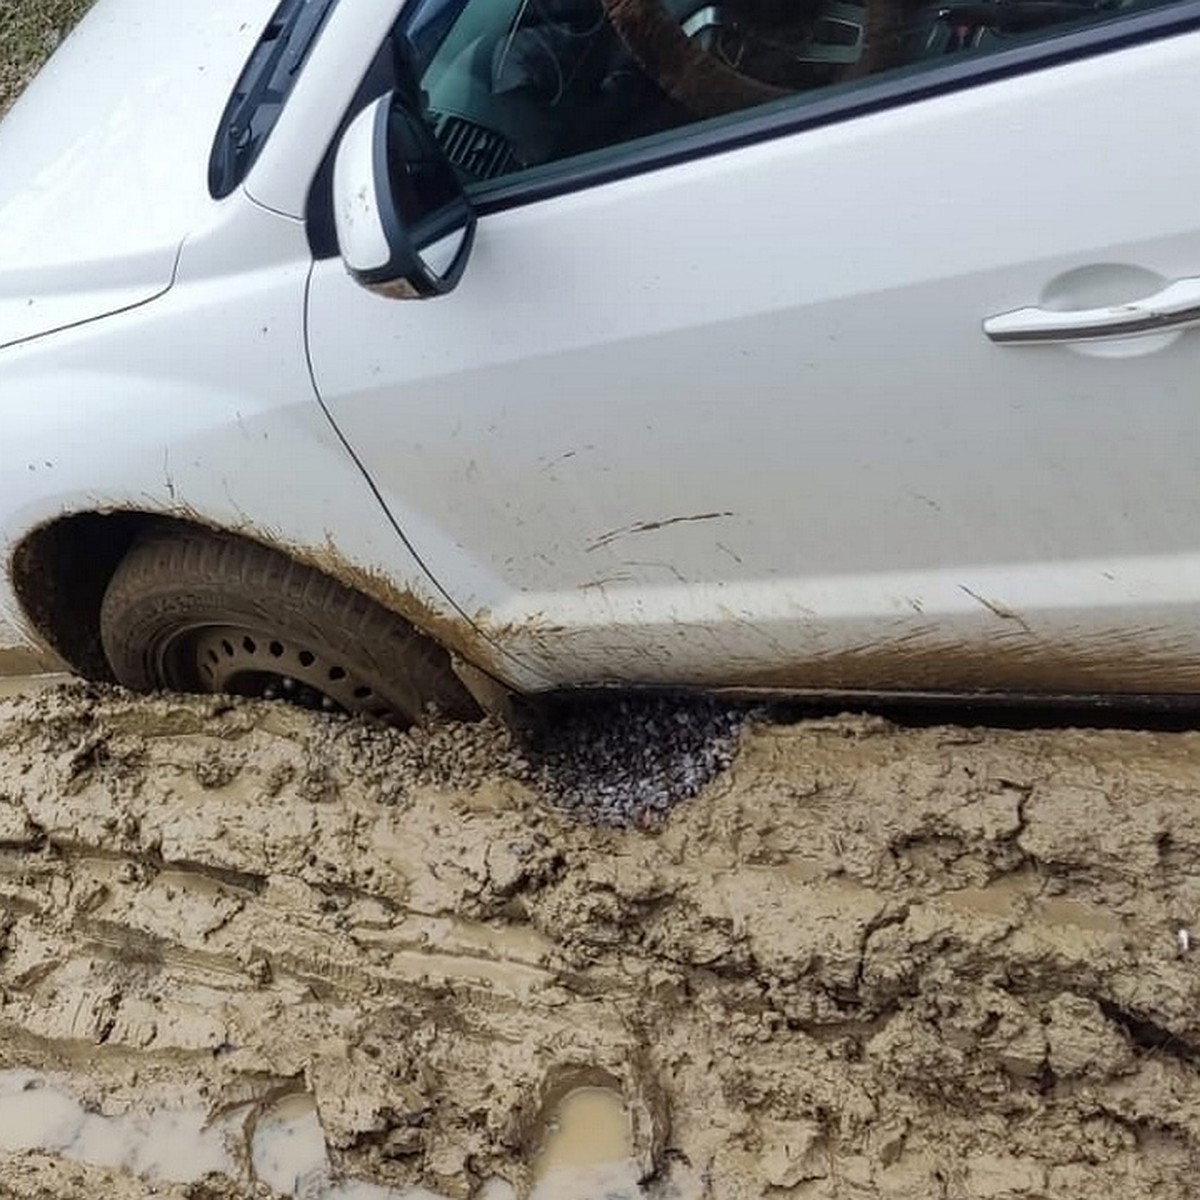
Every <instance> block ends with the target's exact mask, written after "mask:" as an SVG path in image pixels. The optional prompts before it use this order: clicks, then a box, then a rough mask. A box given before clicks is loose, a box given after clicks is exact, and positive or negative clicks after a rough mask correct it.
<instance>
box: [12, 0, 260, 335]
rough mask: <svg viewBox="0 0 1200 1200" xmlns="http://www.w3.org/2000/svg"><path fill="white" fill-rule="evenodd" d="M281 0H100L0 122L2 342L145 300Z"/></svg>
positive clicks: (201, 194) (186, 219) (175, 245)
mask: <svg viewBox="0 0 1200 1200" xmlns="http://www.w3.org/2000/svg"><path fill="white" fill-rule="evenodd" d="M273 7H274V0H246V2H245V3H239V4H230V3H225V4H219V3H216V4H215V3H212V2H211V0H172V2H171V3H169V4H164V3H162V0H98V3H97V4H96V5H95V7H94V8H93V9H92V10H91V11H90V12H89V13H88V14H87V15H86V16H85V17H84V19H83V21H82V22H81V23H80V25H79V26H78V27H77V28H76V29H75V30H74V31H73V32H72V34H71V35H70V36H69V37H68V38H67V39H66V41H65V42H64V44H63V45H62V46H61V47H60V48H59V49H58V51H57V52H56V53H55V54H54V55H53V56H52V58H51V59H50V61H49V62H48V63H47V65H46V66H45V68H44V69H43V70H42V71H41V72H40V74H39V75H38V76H37V77H36V78H35V80H34V81H33V83H32V84H31V85H30V87H29V89H28V90H27V91H26V93H25V94H24V96H22V98H21V99H19V100H18V101H17V103H16V105H15V106H14V107H13V109H12V110H11V111H10V112H9V114H8V115H7V116H6V117H5V119H4V120H3V121H2V122H0V163H3V164H4V169H3V171H2V172H0V346H3V345H7V344H10V343H13V342H17V341H21V340H23V339H26V338H30V337H35V336H38V335H41V334H45V333H48V332H50V331H52V330H55V329H60V328H64V327H66V326H69V325H74V324H77V323H79V322H81V321H86V320H91V319H94V318H96V317H99V316H104V315H106V314H108V313H113V312H117V311H119V310H122V309H126V308H129V307H132V306H134V305H137V304H141V303H145V302H146V301H148V300H151V299H153V298H154V297H155V296H157V295H160V294H161V293H162V292H163V291H165V290H166V289H167V287H169V286H170V283H171V280H172V278H173V276H174V271H175V265H176V259H177V256H178V253H179V247H180V245H181V244H182V242H183V239H184V237H185V236H186V235H187V234H188V233H189V232H190V231H191V230H192V229H193V228H194V227H195V226H196V225H197V224H198V223H199V222H201V221H204V220H206V219H208V210H209V208H210V207H211V200H210V199H209V195H208V186H207V181H206V176H207V166H208V148H209V147H210V146H211V144H212V140H213V136H214V133H215V131H216V128H217V122H218V119H219V117H220V115H221V112H222V110H223V108H224V106H225V104H226V102H227V101H228V98H229V94H230V91H231V89H232V88H233V85H234V83H235V82H236V80H237V77H238V75H239V73H240V72H241V70H242V67H243V65H244V63H245V61H246V58H247V56H248V54H249V53H250V50H251V48H252V46H253V45H254V42H255V40H256V39H257V38H258V36H259V34H260V33H261V30H262V28H263V26H264V25H265V24H266V21H267V19H268V17H269V16H270V13H271V11H272V9H273Z"/></svg>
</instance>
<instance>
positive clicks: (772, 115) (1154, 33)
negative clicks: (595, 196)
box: [468, 0, 1200, 216]
mask: <svg viewBox="0 0 1200 1200" xmlns="http://www.w3.org/2000/svg"><path fill="white" fill-rule="evenodd" d="M1197 29H1200V0H1184V2H1183V3H1180V4H1168V5H1165V6H1164V7H1162V8H1155V9H1152V10H1150V11H1148V12H1140V13H1131V14H1129V15H1128V16H1116V17H1113V18H1112V19H1111V20H1107V21H1104V22H1101V23H1098V24H1096V25H1090V26H1087V27H1086V28H1083V29H1077V30H1074V31H1072V32H1069V33H1062V34H1058V35H1056V36H1053V37H1048V38H1043V39H1040V40H1038V41H1031V42H1030V43H1028V44H1027V45H1022V46H1014V47H1012V48H1011V49H1007V50H998V51H993V52H991V53H989V54H986V55H982V54H981V55H980V56H979V57H977V58H971V59H965V60H962V61H959V62H950V63H947V64H945V65H944V66H936V67H930V68H928V69H922V70H919V71H914V72H913V73H912V74H911V75H905V76H904V77H903V78H898V79H889V78H887V77H886V76H884V77H880V78H878V79H877V80H876V81H867V82H864V83H863V84H861V85H860V86H858V87H856V88H855V89H854V90H853V91H850V92H843V93H841V94H839V95H837V96H830V97H828V98H827V99H814V100H810V101H808V102H806V103H802V104H789V105H788V106H786V107H785V106H783V105H780V106H776V105H771V106H770V111H766V112H760V111H759V110H757V109H747V110H746V111H745V112H744V113H742V114H739V115H738V117H737V118H735V119H733V120H731V121H729V122H728V123H722V124H721V125H720V126H719V127H715V128H714V127H706V126H705V125H704V124H703V123H701V124H697V125H694V126H685V127H683V128H681V129H676V130H672V131H670V132H669V133H668V134H666V135H664V138H663V140H662V141H656V142H655V143H654V144H652V145H645V146H639V145H638V144H637V142H630V143H628V144H627V146H625V147H610V148H608V149H606V150H603V151H597V153H596V160H595V161H589V162H586V163H581V164H580V165H579V166H577V167H572V165H571V161H570V160H569V159H565V160H563V162H562V165H561V170H554V171H553V173H551V171H549V170H548V171H547V173H546V174H545V176H543V177H541V178H537V179H527V178H525V177H524V176H521V175H514V176H512V177H511V179H499V180H497V181H496V182H495V183H489V184H483V185H476V186H475V187H472V188H470V189H469V193H468V194H469V196H470V199H471V203H472V206H473V207H474V208H475V211H476V212H477V213H478V214H479V215H480V216H485V215H487V214H488V213H494V212H502V211H504V210H505V209H509V208H516V207H518V206H522V205H526V204H533V203H536V202H537V201H540V200H548V199H551V198H553V197H555V196H562V195H566V194H568V193H570V192H577V191H581V190H583V189H584V188H590V187H598V186H600V185H602V184H605V183H613V182H616V181H618V180H621V179H627V178H630V177H632V176H635V175H640V174H643V173H644V172H646V171H651V170H660V169H662V168H663V167H670V166H678V165H679V164H681V163H687V162H693V161H695V160H697V159H700V158H707V157H709V156H711V155H713V154H718V153H722V152H726V151H729V150H737V149H741V148H742V147H744V146H751V145H755V144H757V143H760V142H765V141H770V140H773V139H775V138H778V137H783V136H786V135H789V134H795V133H803V132H806V131H807V130H810V129H818V128H820V127H822V126H825V125H833V124H836V123H839V122H842V121H848V120H852V119H854V118H856V117H862V116H867V115H869V114H871V113H877V112H883V111H885V110H887V109H891V108H898V107H900V106H901V105H905V104H911V103H914V102H916V101H920V100H928V99H931V98H933V97H935V96H942V95H948V94H950V93H952V92H958V91H963V90H965V89H966V88H968V87H975V86H978V85H981V84H985V83H993V82H996V81H998V80H1002V79H1008V78H1011V77H1013V76H1018V75H1025V74H1028V73H1029V72H1031V71H1035V70H1042V69H1044V68H1046V67H1051V66H1059V65H1062V64H1064V63H1069V62H1074V61H1076V60H1079V59H1085V58H1094V57H1096V56H1098V55H1100V54H1107V53H1111V52H1114V51H1117V50H1123V49H1126V48H1127V47H1130V46H1135V45H1142V44H1145V43H1148V42H1154V41H1161V40H1162V39H1164V38H1168V37H1173V36H1175V35H1177V34H1181V33H1187V32H1189V31H1196V30H1197ZM1197 66H1198V67H1200V59H1198V61H1197ZM1196 90H1197V101H1198V102H1200V72H1198V74H1197V89H1196ZM601 155H603V158H602V159H601V158H600V156H601ZM556 165H557V164H556Z"/></svg>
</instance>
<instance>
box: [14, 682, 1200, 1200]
mask: <svg viewBox="0 0 1200 1200" xmlns="http://www.w3.org/2000/svg"><path fill="white" fill-rule="evenodd" d="M462 729H463V730H465V729H466V727H462ZM397 737H398V735H392V734H389V733H386V732H380V731H376V730H367V729H365V728H364V727H360V726H354V725H345V724H337V723H334V722H331V721H329V720H327V719H321V718H314V717H310V716H308V715H306V714H303V713H299V712H293V711H290V710H287V709H282V708H277V707H273V706H264V705H253V704H249V703H235V704H227V703H225V702H221V703H213V702H211V701H200V700H197V701H190V700H179V699H162V700H150V701H145V700H132V699H130V698H128V697H125V696H123V695H121V694H119V693H108V692H104V691H99V690H95V689H84V688H68V689H61V690H57V691H53V692H48V693H45V694H43V695H40V696H37V697H32V698H27V699H24V700H12V701H6V702H3V703H0V1070H5V1069H9V1070H15V1069H21V1070H31V1071H39V1072H45V1073H53V1074H56V1075H60V1076H63V1077H68V1076H69V1077H70V1079H71V1080H72V1081H73V1086H74V1087H75V1088H76V1089H77V1090H78V1091H79V1093H80V1096H81V1099H82V1100H83V1102H84V1103H85V1104H86V1105H87V1106H88V1108H89V1111H94V1112H96V1113H99V1114H110V1115H112V1114H120V1113H124V1112H128V1111H130V1110H131V1109H133V1108H137V1107H139V1106H142V1107H144V1106H145V1105H147V1104H150V1105H170V1104H171V1103H175V1102H178V1101H179V1099H180V1098H181V1097H186V1098H188V1100H189V1102H194V1101H196V1100H197V1099H198V1100H199V1102H201V1103H202V1104H203V1105H204V1106H205V1108H206V1110H207V1111H208V1112H209V1113H210V1114H211V1115H212V1116H213V1117H214V1119H215V1118H216V1117H218V1116H221V1115H222V1114H228V1113H230V1112H235V1111H236V1112H242V1111H245V1112H246V1113H248V1114H251V1115H250V1117H248V1120H249V1124H250V1126H252V1125H253V1114H254V1113H256V1112H266V1111H267V1110H268V1109H269V1108H270V1107H271V1105H273V1104H276V1103H277V1102H278V1101H279V1098H280V1097H281V1096H284V1095H289V1094H300V1095H302V1096H304V1097H309V1098H311V1101H312V1102H313V1103H314V1104H315V1106H316V1111H317V1113H318V1114H319V1118H320V1121H321V1124H322V1126H323V1127H324V1130H325V1134H326V1137H327V1138H328V1141H329V1145H330V1147H331V1152H332V1154H333V1156H334V1159H335V1163H336V1166H337V1167H338V1168H339V1169H340V1170H342V1171H344V1172H346V1173H347V1174H348V1175H350V1176H353V1177H355V1178H361V1179H369V1180H374V1181H376V1182H377V1183H379V1184H381V1185H387V1186H390V1187H394V1188H397V1189H400V1188H403V1187H411V1186H418V1185H419V1186H423V1187H427V1188H429V1189H431V1190H433V1191H435V1192H437V1193H439V1194H441V1195H444V1196H447V1197H450V1198H451V1200H466V1198H468V1197H473V1196H477V1195H479V1194H480V1192H481V1189H482V1188H483V1187H484V1185H485V1183H486V1182H487V1181H489V1180H491V1181H493V1183H494V1182H495V1181H497V1180H505V1181H507V1182H508V1183H509V1184H510V1185H511V1186H512V1188H513V1189H514V1191H515V1193H516V1195H518V1196H522V1197H523V1196H527V1195H529V1193H530V1191H531V1189H533V1188H534V1186H535V1183H536V1180H537V1177H538V1166H537V1164H538V1162H539V1155H540V1154H541V1153H542V1152H543V1150H544V1147H545V1144H546V1140H547V1137H548V1136H549V1131H550V1129H551V1128H552V1126H553V1121H554V1113H555V1112H556V1111H557V1108H558V1106H560V1105H561V1104H562V1103H563V1102H564V1098H565V1097H569V1096H571V1095H572V1094H574V1093H577V1092H581V1091H588V1092H597V1091H599V1092H607V1093H611V1094H612V1095H613V1096H614V1097H615V1098H616V1099H617V1100H618V1101H619V1103H620V1105H621V1106H622V1108H623V1111H624V1112H625V1113H626V1115H627V1119H628V1125H629V1141H630V1149H631V1154H632V1157H633V1160H634V1163H635V1164H636V1169H635V1172H634V1175H635V1177H636V1178H638V1179H640V1181H641V1182H640V1183H639V1184H637V1185H636V1192H629V1193H622V1194H629V1195H633V1194H637V1195H643V1196H649V1197H658V1198H660V1200H668V1198H671V1197H678V1198H680V1200H687V1198H689V1197H706V1196H707V1197H718V1198H720V1200H766V1198H767V1197H771V1198H772V1200H774V1198H777V1197H804V1198H818V1197H820V1198H824V1197H829V1198H833V1197H838V1198H842V1197H845V1198H857V1197H863V1198H866V1197H871V1198H876V1197H895V1198H897V1200H899V1198H902V1197H903V1198H909V1197H911V1198H913V1200H916V1198H918V1197H920V1198H921V1200H925V1198H926V1197H930V1196H946V1197H968V1196H969V1197H979V1196H987V1197H1001V1198H1003V1197H1055V1198H1061V1197H1069V1196H1081V1197H1082V1196H1088V1197H1104V1196H1113V1197H1117V1196H1120V1197H1122V1200H1149V1198H1150V1197H1154V1198H1155V1200H1162V1198H1173V1197H1180V1198H1182V1197H1184V1196H1190V1195H1192V1194H1193V1193H1194V1190H1195V1188H1194V1179H1195V1172H1196V1168H1197V1165H1198V1164H1200V1054H1198V1053H1197V1047H1200V958H1198V957H1197V955H1196V954H1195V953H1194V952H1193V951H1192V950H1191V948H1190V947H1191V941H1192V939H1191V938H1190V931H1191V930H1192V929H1193V928H1194V927H1200V805H1198V804H1197V801H1196V793H1197V788H1196V781H1197V779H1200V773H1198V768H1200V735H1196V734H1190V733H1148V732H1107V733H1106V732H1097V731H1086V732H1085V731H1069V730H1068V731H1061V730H1060V731H1054V732H1038V731H1006V732H1005V731H985V730H958V729H951V728H948V727H935V728H928V729H920V730H902V729H898V728H896V727H894V726H891V725H889V724H887V723H886V722H884V721H881V720H879V719H876V718H856V717H844V718H837V719H824V720H819V721H810V722H806V723H800V724H796V725H789V726H773V725H769V724H763V723H757V724H752V725H750V726H748V727H746V728H745V729H743V731H742V733H741V735H740V742H739V743H738V745H737V749H736V753H735V754H732V755H731V757H732V763H731V765H730V766H729V767H728V769H727V770H724V771H723V772H721V773H718V774H716V775H715V777H714V778H713V779H712V780H711V781H710V782H709V783H708V784H707V785H706V786H705V787H704V789H703V790H702V791H701V792H700V794H699V795H698V796H697V797H696V798H695V799H693V800H691V801H689V802H687V803H685V804H682V805H680V806H678V807H676V808H675V809H674V810H673V811H671V812H670V813H669V815H666V816H665V817H664V818H663V819H662V820H661V822H659V823H656V824H655V825H654V827H653V828H650V829H641V830H633V829H614V828H603V827H595V826H591V825H588V824H585V823H582V822H580V821H579V820H578V819H576V818H575V817H573V816H571V815H570V814H564V813H562V812H559V811H557V810H556V809H555V808H553V807H551V806H548V805H547V803H546V802H545V797H543V796H541V795H539V794H538V793H537V791H536V790H535V789H534V788H533V787H532V786H531V785H530V782H529V778H528V774H527V772H525V771H524V769H523V767H522V765H521V763H520V761H519V756H514V755H512V754H511V753H510V752H509V750H508V749H507V748H505V746H504V743H503V739H500V740H499V741H498V740H497V735H496V733H495V731H488V730H482V731H475V732H471V731H470V730H466V731H465V732H464V731H462V730H460V731H459V732H453V733H452V732H449V731H447V730H445V729H443V730H441V731H438V732H431V733H430V734H429V735H428V740H427V741H426V743H425V744H424V747H423V748H422V746H420V745H417V746H414V744H413V742H412V739H411V738H409V739H408V740H407V741H403V742H400V741H397V740H395V739H396V738H397ZM485 743H487V745H491V746H493V747H495V746H497V745H499V746H500V752H499V753H498V754H496V755H494V756H491V757H489V754H488V753H487V752H486V749H487V747H486V745H485ZM392 750H395V751H396V752H395V753H392V752H391V751H392ZM426 751H427V752H428V753H426ZM1184 934H1187V935H1188V936H1183V935H1184ZM235 1157H237V1155H235ZM248 1160H249V1156H248V1154H247V1152H246V1151H245V1150H244V1148H243V1150H242V1151H241V1152H240V1159H239V1161H243V1162H246V1161H248ZM69 1169H70V1170H76V1171H77V1172H78V1171H83V1172H84V1173H85V1174H86V1170H85V1169H84V1168H69ZM66 1170H68V1168H66V1167H63V1166H62V1165H61V1164H57V1163H55V1162H54V1161H52V1160H49V1159H45V1158H44V1156H43V1157H38V1156H36V1155H35V1156H32V1157H31V1156H29V1155H23V1156H18V1157H10V1158H8V1159H0V1180H2V1181H3V1183H2V1184H0V1195H4V1194H6V1193H5V1192H4V1191H3V1188H4V1187H9V1188H10V1193H9V1194H13V1195H34V1194H37V1193H36V1192H35V1191H32V1190H29V1189H30V1188H31V1187H32V1186H33V1185H32V1184H30V1185H29V1186H28V1187H26V1190H25V1191H21V1190H20V1188H19V1187H18V1186H17V1185H16V1184H15V1183H14V1182H13V1181H14V1180H19V1179H24V1180H26V1181H28V1180H29V1179H32V1178H34V1177H40V1176H39V1173H41V1174H45V1173H47V1172H49V1173H55V1172H58V1173H61V1172H63V1171H66ZM87 1170H91V1168H88V1169H87ZM47 1177H48V1176H47ZM64 1178H65V1177H64ZM72 1178H73V1177H72ZM260 1182H261V1181H260ZM21 1186H25V1185H24V1184H22V1185H21ZM67 1186H68V1185H67V1184H63V1187H64V1188H66V1187H67ZM71 1186H73V1185H71ZM81 1186H82V1185H81ZM129 1186H130V1188H135V1186H141V1185H134V1184H133V1183H130V1185H129ZM179 1186H180V1187H183V1186H184V1185H179ZM187 1186H189V1187H199V1186H201V1185H199V1184H197V1185H187ZM204 1186H208V1185H204ZM212 1186H213V1187H218V1186H219V1187H221V1188H225V1189H226V1192H225V1193H220V1194H227V1195H229V1196H233V1195H235V1194H241V1193H239V1192H236V1189H238V1188H241V1189H251V1190H250V1191H246V1192H245V1194H247V1195H249V1194H252V1191H253V1189H254V1188H255V1178H254V1173H253V1170H251V1169H250V1168H249V1167H245V1168H244V1169H243V1172H242V1174H241V1175H240V1176H239V1177H238V1179H235V1180H234V1181H232V1182H230V1181H225V1182H219V1183H217V1184H213V1185H212ZM631 1186H633V1185H631ZM14 1189H15V1190H14ZM229 1189H235V1190H229ZM62 1194H69V1192H68V1191H64V1192H63V1193H62ZM112 1194H118V1193H116V1192H113V1193H112ZM128 1194H129V1195H130V1196H134V1195H139V1194H140V1193H138V1192H137V1191H136V1190H131V1191H130V1192H129V1193H128ZM167 1194H172V1195H175V1194H176V1193H167ZM178 1194H179V1195H181V1196H182V1195H183V1194H184V1192H183V1191H180V1192H178ZM192 1194H193V1193H188V1195H189V1196H190V1195H192ZM212 1194H213V1195H214V1196H215V1195H217V1194H218V1193H217V1192H213V1193H212ZM195 1195H196V1196H197V1197H199V1196H200V1193H195ZM580 1195H581V1194H580ZM575 1200H579V1195H577V1196H576V1198H575Z"/></svg>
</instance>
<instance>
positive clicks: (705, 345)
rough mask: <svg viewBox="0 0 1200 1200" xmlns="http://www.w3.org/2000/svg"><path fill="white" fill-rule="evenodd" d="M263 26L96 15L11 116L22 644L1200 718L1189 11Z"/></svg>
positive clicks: (8, 321)
mask: <svg viewBox="0 0 1200 1200" xmlns="http://www.w3.org/2000/svg"><path fill="white" fill-rule="evenodd" d="M276 5H277V0H172V2H171V3H164V2H163V0H99V2H98V3H97V4H96V6H95V8H94V9H93V10H92V11H91V13H90V14H89V15H88V16H87V17H86V18H85V20H84V21H83V23H82V25H81V26H80V27H79V28H78V29H77V30H76V32H75V33H74V34H73V35H72V36H71V37H70V38H68V39H67V41H66V43H65V44H64V45H63V47H62V48H61V49H60V50H59V51H58V53H56V54H55V55H54V57H53V58H52V59H51V61H50V63H49V64H48V66H47V67H46V68H45V69H44V70H43V72H42V73H41V75H40V76H39V77H38V78H37V79H36V80H35V82H34V83H33V85H32V86H31V87H30V88H29V90H28V92H27V93H26V94H25V96H24V97H23V98H22V99H21V100H20V101H19V102H18V103H17V105H16V106H15V108H14V109H13V110H12V112H11V113H10V115H9V116H8V117H7V118H6V119H5V120H4V121H3V123H2V124H0V430H2V431H3V433H2V442H0V447H2V449H0V455H2V458H0V539H2V541H3V545H4V552H5V559H4V562H5V570H4V573H3V575H4V579H3V583H2V584H0V618H2V620H0V635H2V636H0V646H4V645H7V646H9V647H15V648H24V649H25V650H31V649H36V648H41V647H49V648H51V649H52V650H53V651H55V652H56V653H57V655H58V656H60V657H61V658H62V659H64V660H65V661H66V662H67V663H68V664H70V666H71V667H73V668H74V669H75V670H77V671H79V672H81V673H83V674H84V675H88V676H92V677H98V678H108V679H114V678H115V679H116V680H119V681H120V682H122V683H124V684H126V685H129V686H131V687H134V688H140V689H149V688H176V689H186V690H200V691H224V692H233V693H241V694H266V695H272V694H277V693H279V694H284V693H287V694H291V695H292V696H293V697H295V698H298V699H301V700H303V701H305V702H307V703H312V704H323V705H325V706H336V707H340V708H344V709H349V710H367V711H371V712H378V713H382V714H386V715H391V716H396V717H399V718H400V719H412V718H416V717H418V716H419V715H420V714H422V713H423V712H424V711H426V710H427V709H428V708H429V707H430V706H434V707H436V708H439V709H441V710H442V711H445V712H449V713H467V712H471V711H473V710H474V709H475V706H476V705H482V706H484V707H496V706H498V705H502V704H503V702H504V698H505V697H506V696H509V695H512V694H533V693H542V692H547V691H551V690H555V689H561V688H568V687H571V688H574V687H586V686H601V685H651V686H669V687H697V688H705V689H715V688H730V689H737V690H740V691H744V692H777V691H778V692H787V693H812V692H817V693H822V694H826V695H834V694H835V695H838V696H843V697H844V696H854V695H857V694H860V693H864V692H867V693H897V692H903V693H922V694H930V693H937V694H952V693H972V694H978V693H981V692H983V693H991V692H995V693H1020V694H1056V695H1063V694H1080V693H1088V694H1121V693H1138V694H1146V693H1154V694H1189V693H1197V692H1200V331H1193V330H1190V328H1189V327H1190V326H1193V325H1196V324H1198V323H1200V126H1198V125H1197V123H1196V121H1195V120H1194V119H1193V114H1194V110H1195V107H1196V103H1197V94H1198V82H1197V81H1198V80H1200V3H1197V2H1196V0H1182V2H1176V3H1161V2H1160V3H1147V2H1143V0H972V2H967V3H962V4H955V3H952V2H950V3H943V4H940V5H936V6H934V7H932V8H931V7H928V6H925V5H923V4H922V3H921V2H920V0H918V2H916V3H909V2H906V0H868V3H865V4H861V3H853V2H851V0H808V2H807V3H806V2H805V0H794V2H789V3H787V4H783V3H775V2H772V0H729V3H724V2H722V3H720V4H717V5H713V4H709V3H706V2H705V0H408V2H407V3H402V2H401V0H283V3H281V4H278V7H276ZM8 661H9V662H13V661H15V660H14V659H13V658H12V656H11V655H10V656H9V659H8Z"/></svg>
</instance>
